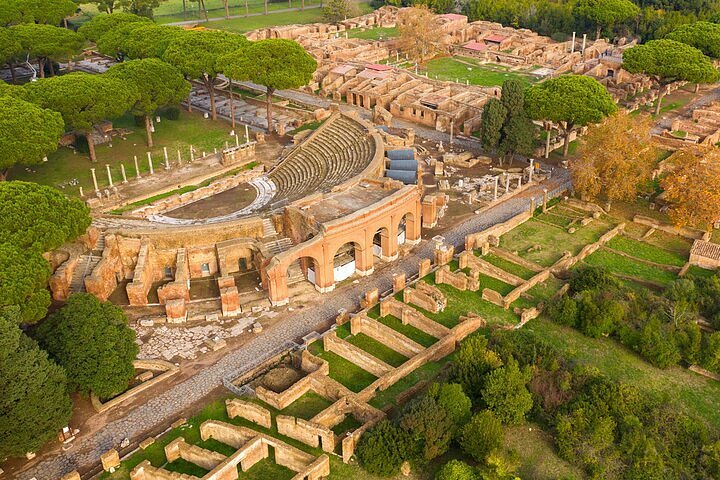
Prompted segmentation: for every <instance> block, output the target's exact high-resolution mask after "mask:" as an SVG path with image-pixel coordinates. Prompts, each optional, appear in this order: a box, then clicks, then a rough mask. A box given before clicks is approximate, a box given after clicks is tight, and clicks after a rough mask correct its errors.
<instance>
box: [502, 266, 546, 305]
mask: <svg viewBox="0 0 720 480" xmlns="http://www.w3.org/2000/svg"><path fill="white" fill-rule="evenodd" d="M551 272H552V268H548V269H546V270H543V271H542V272H540V273H537V274H535V275H534V276H533V277H532V278H531V279H530V280H528V281H527V282H525V283H523V284H522V285H519V286H518V287H516V288H515V289H514V290H513V291H512V292H510V293H508V294H507V295H505V298H503V308H505V309H508V308H510V304H512V303H513V302H514V301H515V300H517V299H518V298H520V295H522V294H523V293H525V292H527V291H528V290H530V289H531V288H533V287H534V286H535V285H537V284H539V283H543V282H544V281H546V280H547V279H548V278H550V275H551V274H552V273H551Z"/></svg>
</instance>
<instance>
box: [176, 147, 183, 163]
mask: <svg viewBox="0 0 720 480" xmlns="http://www.w3.org/2000/svg"><path fill="white" fill-rule="evenodd" d="M177 153H178V167H179V166H180V165H182V155H180V149H179V148H178V152H177Z"/></svg>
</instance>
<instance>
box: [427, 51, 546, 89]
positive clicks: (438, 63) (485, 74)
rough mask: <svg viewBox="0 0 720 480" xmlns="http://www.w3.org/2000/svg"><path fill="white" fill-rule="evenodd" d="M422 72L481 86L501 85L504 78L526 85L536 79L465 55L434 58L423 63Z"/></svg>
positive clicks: (443, 78) (441, 78) (439, 77)
mask: <svg viewBox="0 0 720 480" xmlns="http://www.w3.org/2000/svg"><path fill="white" fill-rule="evenodd" d="M423 72H424V73H427V74H428V76H429V77H430V78H437V79H439V80H449V81H453V82H454V81H458V82H460V83H466V82H469V83H470V85H480V86H482V87H495V86H501V85H502V83H503V82H504V81H505V80H510V79H513V80H519V81H520V82H522V83H523V84H524V85H526V86H529V85H531V84H533V83H534V82H536V81H537V78H536V77H534V76H532V75H529V74H526V73H521V72H513V71H510V70H509V69H508V68H506V67H503V66H500V65H494V64H480V63H479V62H478V61H477V60H474V59H472V58H467V57H441V58H434V59H432V60H429V61H428V62H426V63H425V64H424V65H423Z"/></svg>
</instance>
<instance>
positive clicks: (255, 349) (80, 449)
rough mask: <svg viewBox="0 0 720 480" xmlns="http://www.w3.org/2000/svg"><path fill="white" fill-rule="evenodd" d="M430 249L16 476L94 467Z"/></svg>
mask: <svg viewBox="0 0 720 480" xmlns="http://www.w3.org/2000/svg"><path fill="white" fill-rule="evenodd" d="M567 185H568V180H567V175H566V174H565V173H564V172H558V173H556V174H555V178H553V179H552V181H551V182H550V185H548V188H549V189H550V190H551V194H552V193H553V192H555V191H558V189H561V188H566V187H567ZM530 197H534V198H535V200H536V205H537V204H539V202H540V200H541V198H542V189H541V187H539V186H535V187H531V188H530V189H529V190H527V191H526V192H524V194H523V195H522V196H520V197H518V198H511V199H509V200H507V201H506V202H503V203H500V204H498V205H497V206H495V207H494V208H491V209H489V210H488V211H486V212H484V213H483V214H480V215H476V216H474V217H472V218H470V219H469V220H467V221H465V222H463V223H461V224H459V225H457V226H456V227H454V228H452V229H451V230H449V231H448V232H446V234H445V239H446V242H447V243H450V244H452V245H454V246H456V247H457V248H459V249H462V248H463V246H464V239H465V236H466V235H467V234H469V233H472V232H477V231H481V230H484V229H486V228H488V227H490V226H492V225H494V224H496V223H499V222H502V221H505V220H507V219H508V218H510V217H511V216H513V215H516V214H517V213H519V212H521V211H522V210H524V209H527V208H528V205H529V202H530ZM432 249H433V243H432V242H424V243H423V244H421V245H420V246H419V247H418V248H417V249H416V251H415V252H413V253H412V254H411V255H409V256H408V257H405V258H403V259H402V260H401V261H399V262H397V264H396V265H395V266H394V267H393V268H388V269H385V270H383V271H381V272H378V274H377V275H373V276H370V277H367V278H364V279H362V280H361V281H360V283H359V284H357V285H353V286H351V287H349V288H345V289H342V290H339V291H338V292H336V293H335V294H332V295H328V296H327V299H326V300H324V302H323V303H322V304H320V305H317V306H314V307H310V308H307V309H305V310H302V311H299V312H298V313H297V315H295V316H294V317H291V320H289V321H286V322H282V323H280V324H277V325H275V326H273V327H271V328H269V329H267V330H266V331H265V332H264V333H263V334H262V335H261V336H258V337H256V338H254V339H253V340H252V341H250V342H249V343H247V344H245V345H244V346H242V347H240V348H238V349H237V350H235V351H233V352H231V353H229V354H228V355H226V356H225V357H224V358H222V359H221V360H220V361H218V362H217V363H216V364H214V365H212V366H210V367H207V368H205V369H204V370H201V371H200V372H198V373H197V374H196V375H195V376H193V377H191V378H189V379H187V380H185V381H184V382H183V383H180V384H178V385H175V386H173V387H172V388H170V389H169V390H167V391H165V392H164V393H162V394H160V395H158V396H157V397H155V398H153V399H152V400H150V401H148V402H147V403H146V404H144V405H142V406H140V407H137V408H135V409H134V410H132V411H131V412H130V413H129V414H128V415H127V416H125V417H124V418H122V419H119V420H116V421H113V422H111V423H108V424H107V425H105V427H103V428H102V429H101V430H99V431H98V432H97V433H95V434H94V435H92V436H90V437H86V438H82V439H80V440H78V441H77V442H76V444H75V446H74V447H73V449H72V450H71V451H69V452H64V453H62V454H60V455H58V456H56V457H53V458H48V459H46V460H42V461H41V462H39V463H38V464H37V465H35V466H33V467H32V468H30V469H28V470H27V471H25V472H23V473H22V474H21V475H19V477H18V478H20V479H21V480H29V479H31V478H32V477H36V478H37V479H38V480H55V479H58V478H60V477H61V476H62V475H63V474H65V473H67V472H69V471H71V470H73V469H81V470H82V469H88V468H90V467H91V466H93V465H95V464H96V463H97V462H98V460H99V457H100V454H101V453H103V452H105V451H107V450H108V449H110V448H114V447H117V446H118V445H119V443H120V442H121V441H122V440H123V439H124V438H126V437H127V438H131V439H133V438H135V439H137V437H139V436H140V435H142V434H143V433H145V432H147V431H148V430H151V429H153V428H157V427H159V426H160V425H162V424H168V423H169V422H171V421H174V420H175V419H176V418H177V417H178V416H179V415H180V412H181V411H183V410H184V409H185V408H187V407H190V406H191V405H193V404H194V403H196V402H198V401H201V400H202V399H203V398H204V397H205V396H207V395H208V394H210V393H211V392H212V391H213V390H214V389H216V388H217V387H218V386H220V385H221V384H222V379H223V378H224V377H225V376H226V375H227V374H228V372H231V371H235V370H240V369H243V368H245V369H249V368H251V367H253V366H254V365H255V364H256V363H257V361H258V359H262V358H263V357H264V355H265V354H267V352H268V351H271V350H273V349H274V348H277V347H278V346H280V345H282V344H283V343H285V342H288V341H294V340H297V339H299V338H300V337H302V336H304V335H307V334H308V333H311V332H312V331H317V330H320V329H323V328H324V327H325V326H326V325H328V323H329V322H330V321H332V319H333V318H334V317H335V316H336V315H337V312H338V310H339V309H340V308H346V309H348V310H350V311H352V310H355V309H357V308H358V304H359V299H360V297H361V296H362V295H363V294H364V292H365V291H367V290H368V289H370V288H373V287H378V288H379V290H380V291H381V292H382V291H385V290H388V289H390V288H392V274H393V273H399V272H405V273H406V274H407V275H414V274H416V273H417V267H418V262H419V260H420V259H422V258H432Z"/></svg>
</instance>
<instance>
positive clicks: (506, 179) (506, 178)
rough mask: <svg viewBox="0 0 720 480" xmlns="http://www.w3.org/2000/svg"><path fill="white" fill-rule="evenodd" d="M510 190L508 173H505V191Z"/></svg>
mask: <svg viewBox="0 0 720 480" xmlns="http://www.w3.org/2000/svg"><path fill="white" fill-rule="evenodd" d="M509 191H510V175H508V174H507V173H506V174H505V193H508V192H509Z"/></svg>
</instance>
